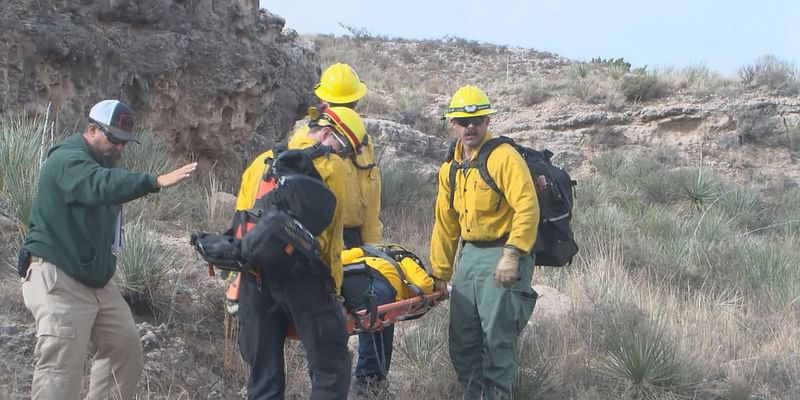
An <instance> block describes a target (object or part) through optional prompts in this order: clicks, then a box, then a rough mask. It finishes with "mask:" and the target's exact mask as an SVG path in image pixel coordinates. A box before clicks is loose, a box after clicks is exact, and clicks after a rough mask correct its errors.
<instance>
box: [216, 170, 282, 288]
mask: <svg viewBox="0 0 800 400" xmlns="http://www.w3.org/2000/svg"><path fill="white" fill-rule="evenodd" d="M277 186H278V182H277V181H276V180H275V178H272V177H270V178H268V179H262V180H261V183H260V184H259V185H258V191H257V192H256V201H258V200H261V198H262V197H264V196H266V195H267V193H269V192H271V191H272V190H273V189H275V188H276V187H277ZM236 212H237V213H242V214H240V215H241V219H240V220H239V221H238V224H237V225H238V226H236V228H235V229H234V233H235V236H236V237H237V238H239V239H241V238H242V237H244V234H245V233H247V232H248V231H249V230H250V229H253V226H255V222H252V221H249V220H248V218H247V215H246V213H245V212H243V211H236ZM292 250H294V249H292ZM289 254H291V253H289ZM231 274H232V275H233V277H232V279H231V282H230V283H229V284H228V290H227V291H226V292H225V299H226V300H227V301H228V302H229V303H231V304H235V303H238V302H239V286H240V284H241V283H242V274H241V273H238V272H231ZM256 278H257V280H258V281H259V284H260V283H261V276H260V274H257V276H256Z"/></svg>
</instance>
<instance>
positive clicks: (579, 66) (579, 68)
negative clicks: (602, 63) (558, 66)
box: [565, 62, 592, 80]
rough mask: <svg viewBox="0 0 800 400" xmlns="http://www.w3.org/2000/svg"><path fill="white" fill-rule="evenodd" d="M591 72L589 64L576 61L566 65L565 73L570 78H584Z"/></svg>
mask: <svg viewBox="0 0 800 400" xmlns="http://www.w3.org/2000/svg"><path fill="white" fill-rule="evenodd" d="M591 72H592V69H591V67H590V66H589V64H587V63H585V62H576V63H573V64H572V65H570V66H569V67H567V69H566V71H565V74H566V75H567V78H568V79H570V80H576V79H585V78H586V77H588V76H589V73H591Z"/></svg>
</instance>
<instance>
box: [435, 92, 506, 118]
mask: <svg viewBox="0 0 800 400" xmlns="http://www.w3.org/2000/svg"><path fill="white" fill-rule="evenodd" d="M496 112H497V110H494V109H492V104H491V103H490V102H489V96H487V95H486V93H484V92H483V90H480V89H478V88H477V87H475V86H471V85H467V86H462V87H461V88H459V89H458V90H456V93H455V94H453V98H452V99H451V100H450V106H449V107H448V108H447V113H445V114H444V117H445V118H469V117H479V116H481V115H489V114H494V113H496Z"/></svg>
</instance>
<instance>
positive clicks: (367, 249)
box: [361, 244, 424, 296]
mask: <svg viewBox="0 0 800 400" xmlns="http://www.w3.org/2000/svg"><path fill="white" fill-rule="evenodd" d="M361 248H362V249H363V250H364V253H365V254H367V255H369V256H372V257H378V258H381V259H383V260H385V261H387V262H388V263H389V264H392V266H393V267H394V269H395V270H397V275H400V280H401V281H403V284H404V285H406V286H408V287H409V288H410V289H411V291H413V292H414V293H415V294H416V295H418V296H423V295H424V293H423V292H422V289H420V288H419V287H417V285H414V284H412V283H411V282H409V281H408V279H406V274H405V273H404V272H403V267H402V266H401V265H400V262H398V261H397V260H395V259H394V258H392V257H389V255H388V254H386V253H384V252H382V251H380V250H378V249H377V248H375V247H373V246H370V245H368V244H365V245H363V246H361Z"/></svg>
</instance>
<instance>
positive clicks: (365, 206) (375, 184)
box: [292, 125, 383, 243]
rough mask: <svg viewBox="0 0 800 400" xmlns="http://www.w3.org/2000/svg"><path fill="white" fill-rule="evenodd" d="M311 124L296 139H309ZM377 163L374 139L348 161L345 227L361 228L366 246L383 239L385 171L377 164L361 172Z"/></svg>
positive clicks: (295, 134)
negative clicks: (382, 198)
mask: <svg viewBox="0 0 800 400" xmlns="http://www.w3.org/2000/svg"><path fill="white" fill-rule="evenodd" d="M307 133H308V125H304V126H302V127H300V128H298V129H297V130H295V132H294V133H293V134H292V137H293V138H294V137H298V136H305V135H306V134H307ZM374 162H375V149H374V147H373V145H372V140H368V141H367V145H366V146H365V147H364V149H363V151H362V152H361V154H359V155H358V156H357V157H356V159H355V160H353V159H352V158H350V157H345V158H344V170H345V176H346V178H345V185H346V187H345V197H344V211H343V217H342V218H343V220H342V223H343V224H344V227H345V228H355V227H360V230H361V239H362V240H363V241H364V243H380V242H381V238H382V236H383V223H382V222H381V220H380V213H381V171H380V169H379V168H378V166H377V165H375V166H374V167H372V168H369V169H360V168H357V167H356V165H355V164H356V163H358V165H360V166H362V167H363V166H367V165H370V164H373V163H374Z"/></svg>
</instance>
